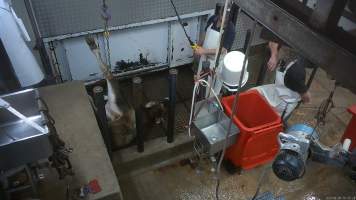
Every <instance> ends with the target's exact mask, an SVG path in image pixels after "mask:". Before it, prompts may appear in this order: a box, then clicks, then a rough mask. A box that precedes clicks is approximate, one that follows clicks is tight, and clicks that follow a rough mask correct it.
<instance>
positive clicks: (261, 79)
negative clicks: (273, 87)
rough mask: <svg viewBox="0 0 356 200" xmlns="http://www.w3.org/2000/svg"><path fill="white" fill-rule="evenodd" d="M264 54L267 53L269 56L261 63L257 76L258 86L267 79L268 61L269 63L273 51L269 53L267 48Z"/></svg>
mask: <svg viewBox="0 0 356 200" xmlns="http://www.w3.org/2000/svg"><path fill="white" fill-rule="evenodd" d="M264 54H267V55H268V56H266V57H265V59H264V60H263V62H262V64H261V67H260V71H259V73H258V77H257V81H256V86H260V85H262V84H263V82H264V81H265V78H266V73H267V63H268V60H269V58H270V56H271V53H270V52H268V53H267V50H266V48H265V50H264Z"/></svg>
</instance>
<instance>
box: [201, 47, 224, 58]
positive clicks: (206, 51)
mask: <svg viewBox="0 0 356 200" xmlns="http://www.w3.org/2000/svg"><path fill="white" fill-rule="evenodd" d="M216 50H217V49H205V48H203V47H200V46H199V47H197V48H196V49H195V50H194V53H195V54H196V55H199V56H201V55H214V54H216ZM221 53H222V54H226V53H227V49H225V48H224V47H223V48H222V51H221Z"/></svg>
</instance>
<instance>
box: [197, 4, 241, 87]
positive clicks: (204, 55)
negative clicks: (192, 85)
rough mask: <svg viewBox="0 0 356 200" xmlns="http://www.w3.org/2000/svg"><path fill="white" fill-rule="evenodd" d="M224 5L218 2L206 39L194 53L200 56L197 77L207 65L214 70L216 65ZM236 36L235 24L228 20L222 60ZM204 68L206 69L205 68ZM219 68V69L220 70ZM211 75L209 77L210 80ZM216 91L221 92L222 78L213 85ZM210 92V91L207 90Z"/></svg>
mask: <svg viewBox="0 0 356 200" xmlns="http://www.w3.org/2000/svg"><path fill="white" fill-rule="evenodd" d="M223 10H224V8H223V5H221V4H217V6H216V11H215V15H213V16H212V17H210V18H209V20H208V23H207V26H206V28H205V29H206V32H205V37H202V38H204V41H203V42H202V45H201V44H200V45H201V46H199V47H198V48H197V49H195V51H194V54H195V55H198V56H200V61H199V66H198V70H197V75H196V76H197V78H200V77H201V75H202V73H204V71H209V70H207V69H206V68H207V65H208V67H209V69H210V70H213V69H214V67H215V54H216V50H217V49H218V48H219V40H220V32H219V31H220V26H221V22H222V14H223ZM234 38H235V26H234V25H233V23H232V22H231V21H227V23H226V27H225V37H224V41H223V44H222V46H223V48H222V52H221V56H220V60H223V58H224V56H225V55H226V53H227V52H228V50H230V48H231V46H232V44H233V41H234ZM203 68H204V70H203ZM218 70H219V69H217V71H218ZM210 78H211V77H209V80H210ZM212 87H213V89H214V91H215V92H216V93H220V89H221V87H222V82H221V81H220V80H218V79H217V80H216V81H215V83H213V85H212ZM207 92H208V91H207Z"/></svg>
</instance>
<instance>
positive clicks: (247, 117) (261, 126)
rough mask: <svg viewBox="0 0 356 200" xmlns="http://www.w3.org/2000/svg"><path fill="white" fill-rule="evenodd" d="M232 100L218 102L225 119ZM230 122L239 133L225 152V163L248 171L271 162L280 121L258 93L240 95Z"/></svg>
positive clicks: (277, 148) (277, 146)
mask: <svg viewBox="0 0 356 200" xmlns="http://www.w3.org/2000/svg"><path fill="white" fill-rule="evenodd" d="M234 98H235V96H229V97H225V98H223V99H222V104H223V106H224V109H225V113H226V114H227V115H228V116H230V115H231V111H232V106H233V105H232V104H233V101H234ZM233 121H234V123H235V124H236V125H237V126H238V127H239V129H240V133H239V135H238V138H237V141H236V143H235V144H234V145H233V146H231V147H230V148H228V149H227V151H226V154H225V159H228V160H230V161H231V162H232V163H233V164H234V165H235V166H238V167H241V168H242V169H251V168H254V167H256V166H258V165H262V164H265V163H267V162H269V161H271V160H273V159H274V157H275V156H276V154H277V153H278V150H279V145H278V141H277V135H278V133H280V132H281V131H282V130H283V124H282V119H281V117H280V116H279V115H278V114H277V113H276V112H275V111H274V109H273V108H272V107H271V106H270V105H269V104H268V102H267V101H266V100H265V99H264V98H263V97H262V96H261V95H260V94H259V92H258V91H256V90H250V91H247V92H243V93H241V94H240V96H239V100H238V105H237V113H236V115H235V116H234V120H233Z"/></svg>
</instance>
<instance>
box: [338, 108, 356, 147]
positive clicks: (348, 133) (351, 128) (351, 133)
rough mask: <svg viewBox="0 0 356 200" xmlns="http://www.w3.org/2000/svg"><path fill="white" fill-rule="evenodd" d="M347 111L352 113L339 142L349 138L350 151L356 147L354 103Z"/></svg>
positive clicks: (355, 111)
mask: <svg viewBox="0 0 356 200" xmlns="http://www.w3.org/2000/svg"><path fill="white" fill-rule="evenodd" d="M348 111H349V113H351V114H352V118H351V120H350V122H349V125H348V126H347V128H346V130H345V133H344V135H343V137H342V139H341V143H343V142H344V140H345V139H350V140H351V146H350V151H352V150H354V149H355V148H356V105H353V106H351V107H350V108H349V109H348Z"/></svg>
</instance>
